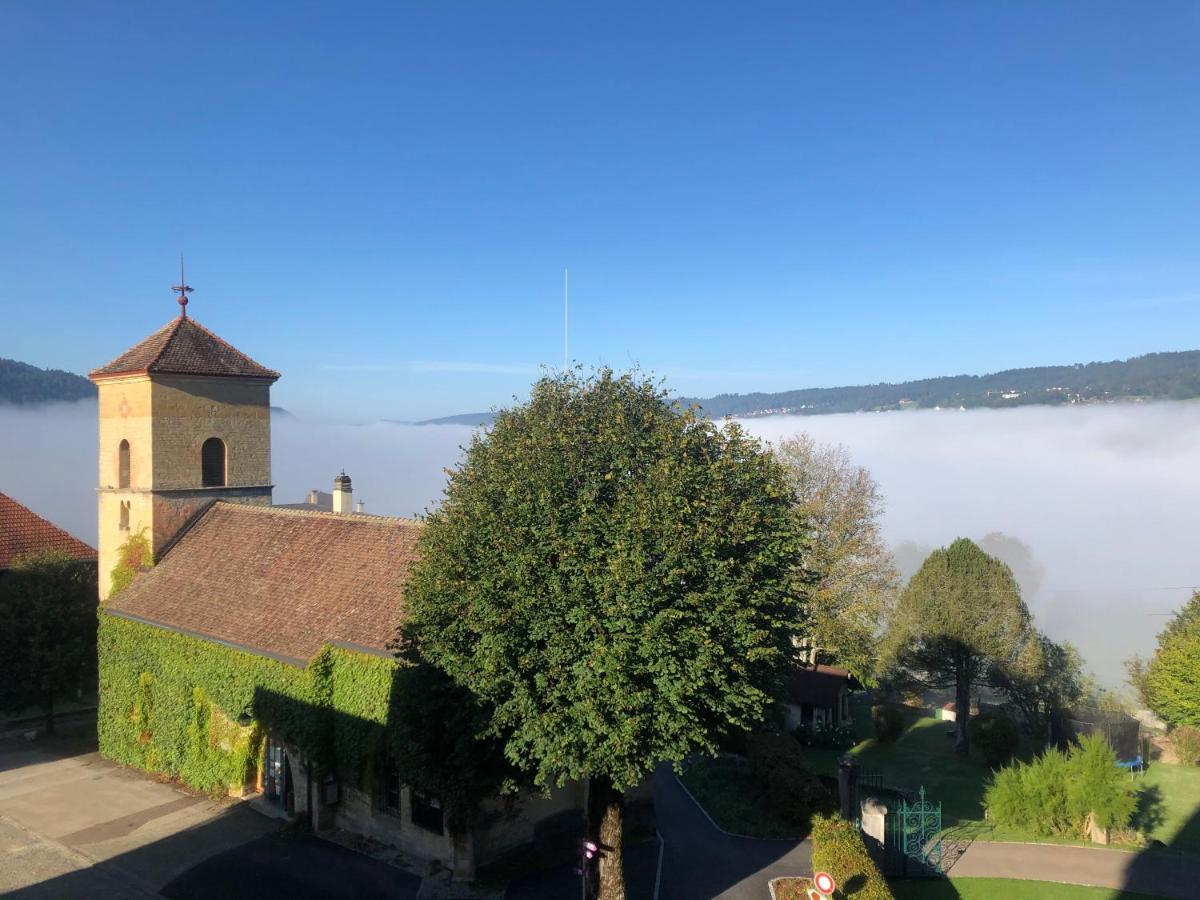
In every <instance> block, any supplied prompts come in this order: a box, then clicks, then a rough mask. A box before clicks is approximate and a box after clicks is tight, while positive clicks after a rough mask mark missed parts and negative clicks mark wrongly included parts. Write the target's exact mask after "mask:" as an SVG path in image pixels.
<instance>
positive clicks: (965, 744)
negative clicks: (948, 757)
mask: <svg viewBox="0 0 1200 900" xmlns="http://www.w3.org/2000/svg"><path fill="white" fill-rule="evenodd" d="M954 724H955V725H956V726H957V728H956V730H957V732H958V734H957V736H956V738H955V740H954V752H955V753H969V752H970V751H971V732H970V730H969V728H970V724H971V679H970V678H968V677H967V666H966V664H965V663H963V662H960V663H959V666H958V674H957V676H956V677H955V681H954Z"/></svg>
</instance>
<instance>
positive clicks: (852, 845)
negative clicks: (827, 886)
mask: <svg viewBox="0 0 1200 900" xmlns="http://www.w3.org/2000/svg"><path fill="white" fill-rule="evenodd" d="M812 864H813V871H814V872H828V873H829V874H830V875H832V876H833V880H834V881H836V882H837V890H836V891H834V893H833V896H834V900H892V898H893V895H892V890H891V888H889V887H888V883H887V882H886V881H885V880H884V878H883V875H881V874H880V872H879V869H878V868H877V867H876V865H875V861H874V860H873V859H871V854H870V853H868V852H867V846H866V844H864V843H863V839H862V835H861V834H860V833H859V831H858V829H857V828H855V827H854V826H853V825H851V824H850V823H849V822H847V821H845V820H844V819H839V818H836V817H832V816H830V817H820V818H818V819H816V821H814V822H813V850H812Z"/></svg>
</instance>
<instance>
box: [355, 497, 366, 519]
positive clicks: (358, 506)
mask: <svg viewBox="0 0 1200 900" xmlns="http://www.w3.org/2000/svg"><path fill="white" fill-rule="evenodd" d="M354 511H355V512H356V513H358V514H359V515H360V516H361V515H362V514H363V512H364V509H363V502H362V501H361V500H359V501H358V502H357V503H355V504H354Z"/></svg>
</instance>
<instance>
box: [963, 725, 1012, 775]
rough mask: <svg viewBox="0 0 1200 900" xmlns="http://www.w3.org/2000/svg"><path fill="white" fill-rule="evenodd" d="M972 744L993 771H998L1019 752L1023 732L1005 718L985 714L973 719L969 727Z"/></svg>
mask: <svg viewBox="0 0 1200 900" xmlns="http://www.w3.org/2000/svg"><path fill="white" fill-rule="evenodd" d="M968 728H970V731H971V743H972V744H974V745H975V746H976V747H978V748H979V750H980V752H982V753H983V758H984V759H985V760H987V764H988V765H989V766H991V767H992V768H993V769H998V768H1000V767H1001V766H1002V765H1004V764H1005V763H1007V762H1008V761H1009V760H1010V759H1012V758H1013V754H1015V753H1016V752H1017V747H1018V746H1019V745H1020V743H1021V732H1020V730H1019V729H1018V728H1017V726H1016V724H1015V723H1014V722H1013V721H1012V720H1011V719H1007V718H1005V717H1004V716H996V715H992V714H991V713H984V714H982V715H978V716H975V717H974V718H973V719H971V722H970V724H969V725H968Z"/></svg>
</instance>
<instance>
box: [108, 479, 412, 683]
mask: <svg viewBox="0 0 1200 900" xmlns="http://www.w3.org/2000/svg"><path fill="white" fill-rule="evenodd" d="M420 530H421V524H420V523H419V522H415V521H413V520H410V519H393V518H386V517H383V516H352V515H338V514H336V513H326V512H317V511H306V510H297V509H281V508H280V507H271V506H251V505H246V504H239V503H229V502H224V501H218V502H216V503H214V504H212V505H211V506H209V507H208V508H207V509H206V510H204V511H203V512H201V513H200V514H199V515H198V516H197V517H196V518H195V519H194V520H193V521H192V523H191V524H190V525H189V526H187V527H186V529H185V530H184V531H183V532H181V534H180V535H179V536H178V537H177V538H176V540H175V542H174V543H173V545H172V546H171V547H170V548H169V549H168V550H167V552H166V554H165V555H164V556H163V558H162V559H161V560H160V561H159V563H158V565H156V566H155V567H154V568H153V569H151V570H150V571H148V572H144V573H142V574H141V575H139V576H138V577H137V578H135V579H134V580H133V582H132V583H131V584H130V585H129V586H128V587H126V588H125V589H124V590H123V591H121V592H120V593H119V594H116V595H115V596H113V597H111V598H110V599H109V600H108V601H107V602H106V603H105V604H104V606H105V609H107V610H108V611H109V612H112V613H115V614H116V615H119V616H124V617H125V618H131V619H135V620H138V621H143V622H148V623H150V624H152V625H158V626H161V627H164V628H169V629H171V630H173V631H180V632H183V633H186V634H191V635H194V636H197V637H201V638H205V639H209V640H215V641H219V642H222V643H226V644H231V645H234V646H236V647H239V648H242V649H247V650H250V651H252V652H256V653H261V654H264V655H267V656H272V657H275V658H277V659H282V660H284V661H285V662H289V663H292V664H295V665H304V664H306V663H307V662H308V661H309V660H310V659H312V657H313V656H314V655H315V654H316V653H317V652H318V651H319V650H320V649H321V647H322V646H323V645H324V644H325V643H334V644H343V645H350V646H352V647H355V648H359V649H363V650H367V651H374V652H383V651H384V650H385V649H386V647H387V644H388V642H389V641H390V640H391V639H392V638H393V637H394V636H395V630H396V626H397V625H398V624H399V622H400V616H401V604H400V598H401V594H402V592H403V589H404V584H405V582H406V581H407V580H408V572H409V566H410V565H411V563H412V562H413V560H414V559H415V558H416V541H417V535H418V534H419V533H420Z"/></svg>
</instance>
